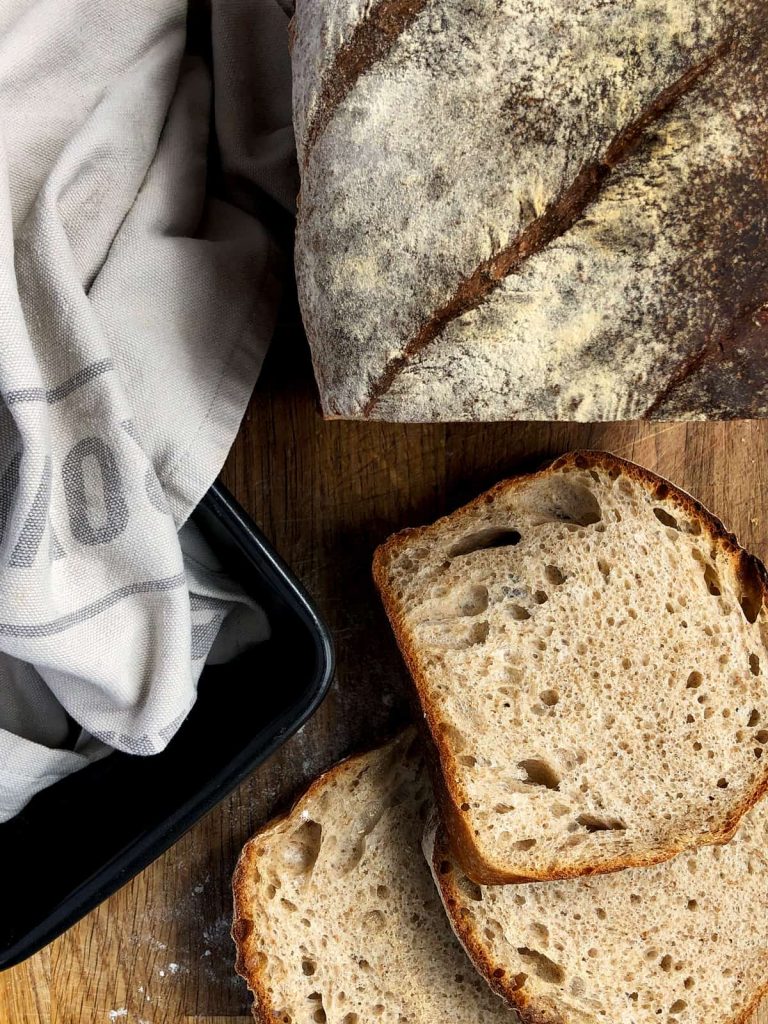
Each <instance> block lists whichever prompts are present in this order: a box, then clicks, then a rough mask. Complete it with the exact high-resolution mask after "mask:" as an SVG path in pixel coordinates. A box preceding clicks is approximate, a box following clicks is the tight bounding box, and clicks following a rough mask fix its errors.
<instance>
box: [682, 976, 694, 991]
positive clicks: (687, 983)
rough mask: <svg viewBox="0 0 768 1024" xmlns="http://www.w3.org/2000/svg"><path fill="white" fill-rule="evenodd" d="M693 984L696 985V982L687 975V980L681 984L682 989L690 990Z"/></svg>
mask: <svg viewBox="0 0 768 1024" xmlns="http://www.w3.org/2000/svg"><path fill="white" fill-rule="evenodd" d="M695 984H696V982H695V981H694V980H693V978H691V977H690V975H689V976H688V977H687V978H686V979H685V981H684V982H683V988H688V989H691V988H693V986H694V985H695Z"/></svg>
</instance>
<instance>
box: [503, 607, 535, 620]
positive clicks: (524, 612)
mask: <svg viewBox="0 0 768 1024" xmlns="http://www.w3.org/2000/svg"><path fill="white" fill-rule="evenodd" d="M508 611H509V614H510V615H511V617H512V618H513V619H514V620H515V622H525V620H526V619H530V617H531V613H530V612H529V611H528V609H527V608H523V606H522V605H521V604H511V605H510V606H509V609H508Z"/></svg>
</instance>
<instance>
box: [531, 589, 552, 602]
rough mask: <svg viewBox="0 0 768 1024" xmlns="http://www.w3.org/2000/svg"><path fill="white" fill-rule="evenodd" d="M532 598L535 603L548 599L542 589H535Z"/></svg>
mask: <svg viewBox="0 0 768 1024" xmlns="http://www.w3.org/2000/svg"><path fill="white" fill-rule="evenodd" d="M533 600H534V601H535V602H536V604H545V603H546V602H547V601H548V600H549V596H548V595H547V593H546V592H545V591H544V590H537V591H535V593H534V595H533Z"/></svg>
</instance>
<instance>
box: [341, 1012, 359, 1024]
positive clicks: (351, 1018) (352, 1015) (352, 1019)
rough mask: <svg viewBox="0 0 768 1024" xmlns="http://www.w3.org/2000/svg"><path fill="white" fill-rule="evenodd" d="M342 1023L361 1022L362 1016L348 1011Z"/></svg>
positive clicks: (356, 1023)
mask: <svg viewBox="0 0 768 1024" xmlns="http://www.w3.org/2000/svg"><path fill="white" fill-rule="evenodd" d="M341 1024H360V1018H359V1017H358V1015H357V1014H356V1013H347V1014H345V1015H344V1018H343V1019H342V1022H341Z"/></svg>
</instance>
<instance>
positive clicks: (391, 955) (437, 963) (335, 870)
mask: <svg viewBox="0 0 768 1024" xmlns="http://www.w3.org/2000/svg"><path fill="white" fill-rule="evenodd" d="M431 806H432V794H431V790H430V785H429V778H428V774H427V772H426V769H425V767H424V763H423V760H422V756H421V754H420V752H419V750H418V748H417V747H416V746H415V744H414V733H413V730H410V731H407V732H406V733H404V734H403V735H402V736H400V737H399V738H398V739H397V740H395V741H394V742H393V743H391V744H390V745H389V746H387V747H383V748H382V749H380V750H375V751H373V752H371V753H368V754H365V755H363V756H361V757H355V758H351V759H350V760H348V761H345V762H342V764H340V765H337V766H336V767H335V768H333V769H332V770H331V771H330V772H328V773H326V774H325V775H323V776H321V777H320V779H318V780H317V781H316V782H315V783H314V784H313V785H312V787H311V788H310V789H309V791H308V793H307V794H306V795H305V796H304V797H303V798H302V799H301V800H300V801H299V802H298V803H297V804H296V806H295V807H294V809H293V810H292V811H291V813H290V814H289V815H287V817H285V818H281V819H279V820H278V821H276V822H273V823H272V824H270V825H268V826H267V827H266V828H264V829H263V830H262V831H261V832H259V834H258V835H256V836H255V837H254V838H253V839H252V840H251V841H250V842H249V843H248V844H247V846H246V847H245V849H244V850H243V853H242V856H241V858H240V861H239V864H238V867H237V871H236V874H235V878H234V897H235V915H234V925H233V937H234V939H235V943H236V945H237V953H238V955H237V970H238V971H239V972H240V974H241V975H242V976H243V977H244V978H245V980H246V981H247V983H248V985H249V987H250V988H251V989H252V991H253V992H254V995H255V997H256V1000H255V1004H254V1008H253V1009H254V1015H255V1017H256V1019H257V1020H258V1021H260V1022H261V1024H317V1022H318V1021H319V1022H325V1021H327V1022H328V1024H374V1022H375V1024H448V1022H450V1024H478V1022H479V1021H482V1022H483V1024H514V1020H515V1017H514V1014H513V1013H512V1012H511V1011H510V1010H509V1008H508V1007H507V1006H506V1004H505V1003H503V1002H502V1000H500V999H499V998H498V997H497V996H496V995H494V994H493V993H492V992H491V990H490V989H489V988H488V986H487V985H486V984H485V982H484V981H483V979H482V978H481V977H480V976H479V975H478V974H477V973H476V972H475V970H474V969H473V967H472V964H471V963H470V962H469V960H468V959H467V957H466V955H465V953H464V951H463V950H462V948H461V946H460V945H459V943H458V941H457V940H456V938H455V936H454V935H453V932H452V931H451V927H450V925H449V923H448V920H447V918H446V916H445V913H444V912H443V908H442V906H441V903H440V897H439V896H438V893H437V890H436V889H435V886H434V884H433V882H432V878H431V877H430V872H429V868H428V867H427V864H426V861H425V860H424V857H423V855H422V852H421V842H422V836H423V832H424V822H425V819H426V817H427V815H428V813H429V809H430V808H431Z"/></svg>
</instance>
